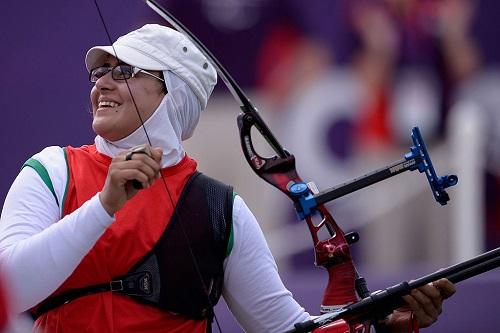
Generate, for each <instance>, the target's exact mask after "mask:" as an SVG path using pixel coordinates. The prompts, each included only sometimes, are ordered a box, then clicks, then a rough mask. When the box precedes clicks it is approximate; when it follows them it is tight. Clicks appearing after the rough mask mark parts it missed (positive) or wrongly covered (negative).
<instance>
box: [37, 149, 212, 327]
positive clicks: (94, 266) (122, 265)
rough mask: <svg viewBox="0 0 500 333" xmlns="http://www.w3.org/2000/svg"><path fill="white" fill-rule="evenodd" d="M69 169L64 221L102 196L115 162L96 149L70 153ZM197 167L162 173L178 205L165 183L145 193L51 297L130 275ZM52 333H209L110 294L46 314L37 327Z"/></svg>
mask: <svg viewBox="0 0 500 333" xmlns="http://www.w3.org/2000/svg"><path fill="white" fill-rule="evenodd" d="M66 151H67V161H68V168H69V179H68V188H67V191H66V196H65V200H64V210H63V212H64V215H67V214H70V213H71V212H73V211H74V210H76V209H77V208H79V207H80V206H82V205H83V204H84V203H85V202H86V201H88V200H89V199H90V198H91V197H93V196H94V195H95V194H96V193H97V192H99V191H100V190H101V189H102V187H103V185H104V181H105V179H106V175H107V171H108V167H109V164H110V162H111V158H109V157H108V156H105V155H103V154H101V153H99V152H97V150H96V148H95V146H94V145H91V146H82V147H80V148H73V147H67V149H66ZM196 165H197V164H196V162H195V161H194V160H192V159H190V158H189V157H185V158H184V159H183V160H182V161H181V162H180V163H179V164H177V165H175V166H173V167H170V168H166V169H163V170H162V174H163V177H164V178H165V181H166V183H167V186H168V189H169V192H170V195H171V197H172V200H173V201H174V202H173V203H172V202H171V201H170V198H169V196H168V194H167V191H166V189H165V186H164V184H163V181H162V180H161V179H158V180H157V181H156V182H155V183H154V184H153V185H152V186H151V187H150V188H148V189H145V190H141V191H139V192H138V193H137V195H136V196H135V197H133V198H132V199H130V200H129V201H128V202H127V203H126V204H125V206H124V207H123V208H122V209H121V210H120V211H119V212H117V213H116V215H115V217H116V221H115V222H113V223H112V224H111V226H109V227H108V228H107V230H106V231H105V233H104V234H103V235H102V236H101V237H100V238H99V240H98V241H97V242H96V244H95V245H94V247H93V248H92V249H91V250H90V252H89V253H87V255H86V256H85V257H84V258H83V259H82V261H81V262H80V264H79V265H78V266H77V267H76V269H75V270H74V271H73V273H72V274H71V276H69V277H68V279H66V281H65V282H64V283H63V284H62V285H61V286H60V287H59V289H58V290H57V291H56V292H55V293H54V294H53V295H52V296H55V295H57V294H59V293H61V292H63V291H66V290H68V289H75V288H82V287H86V286H90V285H95V284H99V283H104V282H109V281H111V280H112V279H113V278H114V277H116V276H120V275H123V274H126V273H127V272H128V270H129V269H130V268H131V267H132V266H133V265H134V264H135V263H136V262H137V261H139V260H140V259H141V258H142V257H143V256H144V255H145V254H146V253H148V252H149V251H150V250H151V248H152V247H153V246H154V244H155V243H156V242H157V241H158V239H159V238H160V236H161V235H162V233H163V231H164V230H165V228H166V226H167V224H168V222H169V221H170V218H171V215H172V211H173V207H174V206H175V204H176V202H177V200H178V198H179V195H180V194H181V192H182V189H183V187H184V185H185V184H186V181H187V180H188V179H189V177H190V176H191V175H192V174H193V173H194V172H195V170H196ZM35 326H36V328H37V329H41V330H42V331H43V332H47V333H61V332H96V333H102V332H106V333H113V332H116V333H127V332H130V333H132V332H133V333H138V332H148V333H156V332H158V333H159V332H172V333H175V332H206V329H207V322H206V321H197V320H186V319H184V318H183V317H181V316H178V315H175V314H172V313H169V312H166V311H162V310H159V309H157V308H154V307H152V306H149V305H144V304H141V303H138V302H137V301H134V300H132V299H131V298H129V297H128V296H123V295H119V294H115V293H111V292H103V293H96V294H92V295H89V296H83V297H80V298H78V299H76V300H74V301H72V302H70V303H68V304H65V305H63V306H59V307H58V308H56V309H54V310H52V311H49V312H47V313H45V314H43V315H42V316H41V317H40V318H38V320H37V321H36V323H35Z"/></svg>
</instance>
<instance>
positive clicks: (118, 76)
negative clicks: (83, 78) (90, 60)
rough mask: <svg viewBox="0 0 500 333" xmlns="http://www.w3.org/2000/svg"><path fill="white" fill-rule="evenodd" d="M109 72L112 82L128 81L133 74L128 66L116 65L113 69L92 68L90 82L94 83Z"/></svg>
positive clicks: (104, 67)
mask: <svg viewBox="0 0 500 333" xmlns="http://www.w3.org/2000/svg"><path fill="white" fill-rule="evenodd" d="M109 71H111V77H112V78H113V79H114V80H125V79H130V78H131V77H132V74H133V73H134V68H133V67H132V66H130V65H118V66H114V67H109V66H101V67H97V68H94V69H93V70H92V71H91V72H90V81H91V82H96V81H97V80H98V79H100V78H101V77H103V76H104V75H106V74H108V73H109Z"/></svg>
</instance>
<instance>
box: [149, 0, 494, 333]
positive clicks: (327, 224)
mask: <svg viewBox="0 0 500 333" xmlns="http://www.w3.org/2000/svg"><path fill="white" fill-rule="evenodd" d="M146 3H147V4H148V6H150V7H151V8H152V9H153V10H154V11H155V12H156V13H157V14H159V15H160V16H161V17H163V18H164V19H165V20H166V21H167V22H169V23H170V24H171V25H172V26H173V27H174V28H176V29H177V30H178V31H179V32H181V33H183V34H184V35H185V36H186V37H188V38H189V39H190V40H191V41H192V42H193V43H194V44H195V45H196V46H197V47H198V48H199V49H200V51H201V52H202V53H204V54H205V56H206V57H207V58H208V60H209V61H210V62H211V63H212V65H213V66H214V67H215V68H216V70H217V72H218V74H219V76H220V77H221V78H222V80H223V81H224V83H225V84H226V86H227V87H228V89H229V90H230V92H231V93H232V95H233V96H234V98H235V99H236V100H237V101H238V102H239V103H240V108H241V111H242V112H243V113H242V114H240V115H239V116H238V127H239V130H240V140H241V146H242V149H243V153H244V155H245V158H246V159H247V161H248V163H249V165H250V167H251V168H252V170H253V171H254V172H255V173H256V174H257V175H258V176H259V177H261V178H263V179H264V180H265V181H267V182H268V183H270V184H271V185H273V186H274V187H276V188H278V189H279V190H280V191H282V192H283V193H284V194H285V195H287V196H288V197H289V198H290V199H291V200H292V201H293V202H294V204H295V207H296V210H297V213H298V215H299V217H300V218H301V219H305V220H306V222H307V225H308V227H309V230H310V232H311V236H312V238H313V242H314V250H315V258H316V265H318V266H324V267H325V268H326V269H327V270H328V273H329V281H328V285H327V287H326V290H325V293H324V297H323V301H322V308H321V310H322V312H330V313H327V314H324V315H323V316H320V317H319V318H318V319H317V320H316V321H314V323H315V325H313V326H309V327H308V328H307V329H304V327H305V326H306V325H302V324H297V325H296V328H297V330H296V332H306V331H311V330H312V329H315V328H319V327H322V326H323V325H326V324H329V323H331V322H335V321H336V322H339V321H344V319H345V320H346V321H347V322H346V321H344V323H345V324H346V325H344V326H342V325H340V326H338V327H337V328H335V327H333V326H331V328H332V329H331V330H329V331H328V332H357V333H358V332H359V333H364V332H368V331H369V330H370V326H371V325H372V322H373V321H375V320H377V319H380V318H383V316H384V315H387V314H388V313H389V312H391V311H392V310H393V309H395V308H397V307H398V306H399V305H400V304H401V303H400V302H401V296H402V295H405V294H407V293H409V291H410V290H411V289H414V288H418V287H420V286H422V285H424V284H426V283H429V282H432V281H435V280H437V279H439V278H441V277H447V278H448V279H450V281H452V282H459V281H461V280H463V279H466V278H469V277H471V276H474V275H477V274H480V273H482V272H485V271H487V270H490V269H493V268H495V267H498V266H500V259H499V255H500V250H498V251H493V252H491V253H486V254H484V255H483V256H479V257H477V258H474V259H472V260H470V261H468V262H464V263H461V264H458V265H455V266H452V267H450V268H448V269H446V270H444V271H439V272H437V273H434V274H431V275H429V276H427V277H424V278H421V279H419V280H416V281H413V282H410V283H408V282H403V283H401V284H399V285H397V286H394V287H391V288H387V289H385V290H384V291H383V292H379V293H373V294H370V293H369V291H368V288H367V286H366V282H365V281H364V279H363V278H361V277H360V276H359V274H358V273H357V271H356V269H355V267H354V264H353V261H352V257H351V255H350V250H349V244H350V243H353V242H355V241H357V240H358V235H357V234H355V233H351V234H347V235H346V234H344V232H343V231H342V229H340V228H339V227H338V225H337V223H336V222H335V220H334V219H333V217H332V216H331V214H330V213H329V212H328V210H327V209H326V208H325V207H324V206H323V204H324V203H326V202H328V201H330V200H333V199H335V198H338V197H340V196H342V195H345V194H348V193H351V192H353V191H356V190H358V189H361V188H364V187H366V186H369V185H371V184H374V183H376V182H379V181H381V180H384V179H386V178H389V177H392V176H395V175H397V174H399V173H402V172H404V171H414V170H418V171H419V172H421V173H422V172H424V173H425V174H426V177H427V179H428V181H429V184H430V186H431V189H432V192H433V194H434V197H435V199H436V201H438V202H439V203H440V204H441V205H445V204H446V202H447V201H448V200H449V197H448V194H447V193H446V191H445V189H446V188H447V187H450V186H453V185H456V184H457V182H458V177H457V176H455V175H447V176H443V177H438V176H437V174H436V172H435V170H434V167H433V166H432V162H431V160H430V157H429V154H428V152H427V148H426V146H425V143H424V141H423V139H422V137H421V135H420V131H419V130H418V128H414V129H413V130H412V139H413V143H414V146H412V147H411V148H410V152H409V153H408V154H406V155H405V156H404V159H403V160H400V161H397V162H395V163H393V164H391V165H389V166H387V167H385V168H382V169H379V170H376V171H374V172H372V173H370V174H367V175H365V176H362V177H359V178H357V179H354V180H352V181H350V182H347V183H345V184H342V185H341V186H339V187H336V188H332V189H330V190H327V191H325V192H322V193H317V191H316V190H315V186H314V185H311V184H306V183H304V182H303V181H302V180H301V178H300V177H299V175H298V174H297V171H296V169H295V157H294V156H293V155H292V154H290V153H289V152H288V151H286V150H285V149H284V148H283V147H282V146H281V144H280V143H279V142H278V140H277V139H276V138H275V136H274V135H273V133H272V132H271V130H270V129H269V128H268V127H267V125H266V124H265V122H264V121H263V120H262V118H261V117H260V115H259V113H258V111H257V109H256V108H255V106H253V104H252V103H251V102H250V100H249V99H248V98H247V97H246V95H245V94H244V93H243V91H242V90H241V89H240V88H239V86H238V85H237V84H236V82H235V81H234V80H233V78H232V77H231V76H230V75H229V74H228V72H227V71H226V70H225V69H224V67H223V66H222V65H221V64H220V63H219V61H218V60H217V59H216V58H215V57H214V56H213V55H212V53H211V52H210V51H209V50H208V49H207V48H206V47H205V46H204V45H203V44H202V43H201V42H200V41H199V40H198V39H197V38H196V37H195V36H194V35H193V34H192V33H191V32H190V31H189V30H188V29H187V28H186V27H184V26H183V25H182V23H180V22H179V21H178V20H177V19H176V18H175V17H174V16H173V15H172V14H170V13H169V12H168V11H167V10H165V9H164V8H163V7H162V6H160V5H159V4H158V3H157V1H156V0H146ZM252 127H255V128H256V129H257V130H258V131H259V132H260V134H261V135H262V136H263V137H264V139H265V140H266V141H267V142H268V143H269V145H270V146H271V148H272V149H273V150H274V151H275V153H276V154H277V155H276V156H273V157H269V158H266V157H262V156H260V155H259V154H258V153H257V152H256V151H255V149H254V147H253V143H252V136H251V129H252ZM314 214H318V215H319V216H320V217H321V222H320V223H319V224H315V223H314V222H313V219H312V216H313V215H314ZM323 228H326V229H327V230H328V231H329V232H330V235H331V237H330V238H328V239H326V240H320V239H319V236H318V234H319V232H320V230H321V229H323ZM356 293H357V296H359V298H361V299H362V300H361V301H360V302H356V301H357V299H358V298H357V296H356ZM384 295H385V296H384ZM349 303H351V305H347V306H344V307H342V305H345V304H349ZM367 304H368V305H367ZM379 306H382V309H383V310H382V311H375V314H374V311H373V309H375V308H377V307H379ZM339 309H340V310H339ZM332 310H333V312H332ZM387 311H389V312H387ZM359 313H362V315H360V314H359ZM339 314H340V315H339ZM346 314H347V315H346ZM342 315H343V317H342ZM325 318H328V319H325ZM301 325H302V326H301ZM301 327H302V328H301ZM299 328H301V330H298V329H299ZM293 331H294V332H295V330H293ZM322 332H325V331H322Z"/></svg>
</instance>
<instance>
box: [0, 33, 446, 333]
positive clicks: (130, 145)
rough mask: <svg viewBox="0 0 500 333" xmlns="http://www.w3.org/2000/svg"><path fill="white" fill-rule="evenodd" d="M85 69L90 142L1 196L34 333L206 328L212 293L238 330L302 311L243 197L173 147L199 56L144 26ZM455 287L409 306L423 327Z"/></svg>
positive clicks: (9, 259)
mask: <svg viewBox="0 0 500 333" xmlns="http://www.w3.org/2000/svg"><path fill="white" fill-rule="evenodd" d="M85 63H86V66H87V69H88V71H89V72H90V79H91V81H93V82H95V86H94V87H93V88H92V91H91V94H90V99H91V103H92V112H93V123H92V127H93V129H94V131H95V132H96V134H97V135H96V137H95V142H94V144H91V145H84V146H81V147H77V148H74V147H71V146H66V147H58V146H52V147H48V148H45V149H44V150H42V151H41V152H40V153H38V154H35V155H34V156H33V157H32V158H29V159H28V160H27V161H26V163H25V164H24V167H23V169H22V170H21V172H20V173H19V175H18V177H17V178H16V180H15V181H14V183H13V184H12V186H11V189H10V191H9V193H8V195H7V198H6V200H5V205H4V209H3V211H2V216H1V220H0V259H1V260H2V264H3V266H2V268H3V270H4V272H5V276H6V279H8V281H9V283H8V285H9V288H10V289H11V291H12V294H13V295H15V296H16V302H15V304H13V307H14V309H15V311H16V312H23V311H28V310H29V311H31V312H32V314H33V315H34V317H36V318H37V319H36V322H35V328H36V330H37V331H40V332H50V333H60V332H81V331H85V332H95V333H97V332H99V333H100V332H120V333H128V332H130V333H133V332H150V333H156V332H157V333H160V332H174V333H175V332H210V331H211V323H212V320H213V317H214V313H213V306H214V305H215V304H216V303H217V301H218V300H219V298H220V296H221V295H222V296H223V297H224V298H225V300H226V303H227V304H228V305H229V308H230V309H231V311H232V312H233V314H234V315H235V317H236V318H237V320H238V321H239V323H240V324H241V326H242V327H243V328H244V329H245V330H246V331H248V332H283V331H286V330H288V329H290V328H291V327H293V324H294V323H297V322H301V321H304V320H306V319H308V318H309V317H310V316H309V314H308V313H307V312H305V311H304V309H303V308H302V307H301V306H300V305H298V304H297V302H296V301H295V300H294V299H293V297H292V295H291V293H290V292H289V291H288V290H287V289H286V288H285V287H284V286H283V283H282V282H281V279H280V277H279V275H278V272H277V269H276V264H275V262H274V259H273V257H272V255H271V253H270V251H269V249H268V247H267V244H266V241H265V240H264V237H263V235H262V232H261V230H260V228H259V226H258V224H257V221H256V219H255V217H254V216H253V214H252V213H251V212H250V210H249V208H248V207H247V206H246V205H245V203H244V201H243V199H242V198H241V197H239V196H238V195H236V194H234V193H233V189H232V187H231V186H228V185H225V184H222V183H220V182H218V181H216V180H214V179H212V178H210V177H208V176H205V175H203V174H201V173H200V172H198V171H197V163H196V161H194V160H193V159H191V158H190V157H189V156H187V155H186V153H185V152H184V149H183V147H182V144H181V143H182V141H183V140H186V139H188V138H189V137H191V136H192V134H193V131H194V129H195V127H196V125H197V123H198V120H199V117H200V113H201V111H202V110H203V109H204V108H205V107H206V105H207V101H208V98H209V96H210V94H211V93H212V90H213V88H214V86H215V83H216V80H217V76H216V72H215V69H214V68H213V67H212V65H210V63H209V62H208V60H207V59H206V58H205V56H204V55H203V54H202V53H201V52H200V51H199V50H198V49H197V48H196V47H195V46H194V45H193V44H192V43H191V42H190V41H189V40H188V39H187V38H186V37H184V36H183V35H182V34H180V33H178V32H176V31H174V30H172V29H169V28H166V27H162V26H159V25H145V26H144V27H142V28H140V29H138V30H135V31H132V32H131V33H129V34H127V35H125V36H122V37H120V38H119V39H118V40H117V41H116V42H115V43H113V46H96V47H93V48H91V49H90V50H89V51H88V53H87V56H86V59H85ZM165 89H168V93H166V92H165ZM146 142H149V143H150V145H145V143H146ZM160 178H161V179H160ZM453 290H454V289H453V285H451V284H450V283H449V282H447V281H446V280H444V281H439V282H435V284H434V285H427V286H424V287H422V288H420V289H418V290H417V291H416V292H415V294H412V295H411V296H408V299H407V302H408V304H409V305H410V307H411V309H413V310H414V311H415V312H414V314H415V317H416V318H417V319H418V322H419V323H420V324H423V325H424V326H425V325H428V324H430V323H432V322H433V321H435V320H436V318H437V316H438V315H439V313H440V311H441V303H442V299H443V298H445V297H447V296H449V295H451V294H452V293H453ZM410 316H412V315H411V313H410V314H408V313H407V312H406V313H405V312H402V314H398V313H395V314H394V316H392V317H390V318H389V320H388V321H387V322H388V323H389V324H390V325H391V327H392V328H395V329H399V328H400V327H406V326H405V325H407V323H408V320H409V318H410Z"/></svg>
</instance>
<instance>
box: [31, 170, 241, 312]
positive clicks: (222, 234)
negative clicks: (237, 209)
mask: <svg viewBox="0 0 500 333" xmlns="http://www.w3.org/2000/svg"><path fill="white" fill-rule="evenodd" d="M152 204H154V203H152ZM232 212H233V188H232V187H231V186H228V185H225V184H223V183H221V182H219V181H217V180H214V179H212V178H210V177H208V176H205V175H203V174H202V173H200V172H196V173H194V174H193V175H192V176H191V178H190V179H189V180H188V182H187V183H186V186H185V187H184V189H183V192H182V194H181V196H180V198H179V201H178V202H177V205H176V207H175V211H174V214H173V215H172V218H171V220H170V222H169V223H168V226H167V228H166V229H165V231H164V232H163V234H162V236H161V237H160V239H159V241H158V242H157V243H156V244H155V246H154V247H153V248H152V249H151V251H150V252H149V253H147V254H146V255H145V256H144V257H143V258H142V259H141V260H139V262H137V263H136V264H135V265H134V266H133V267H132V268H131V269H130V270H129V272H128V273H127V274H126V275H124V276H119V277H116V278H114V279H113V281H110V282H107V283H103V284H98V285H93V286H89V287H84V288H79V289H72V290H67V291H65V292H63V293H62V294H59V295H57V296H54V297H51V298H48V299H46V300H45V301H44V302H42V303H41V304H40V305H39V306H38V307H37V309H36V310H35V313H34V316H35V317H37V316H39V315H41V314H42V313H44V312H46V311H49V310H51V309H54V308H56V307H58V306H60V305H63V304H66V303H68V302H70V301H72V300H74V299H76V298H78V297H81V296H85V295H90V294H94V293H97V292H115V293H120V294H125V295H127V296H129V297H132V298H133V299H135V300H137V301H138V302H141V303H145V304H148V305H151V306H155V307H158V308H160V309H162V310H165V311H169V312H173V313H177V314H180V315H183V316H185V317H186V318H188V319H199V320H203V319H209V320H211V318H212V317H213V313H212V308H213V306H214V305H215V304H216V303H217V302H218V300H219V298H220V295H221V292H222V284H223V280H224V271H223V262H224V259H225V257H226V254H227V250H228V243H229V239H230V234H231V228H232ZM194 262H196V265H195V264H194Z"/></svg>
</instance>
